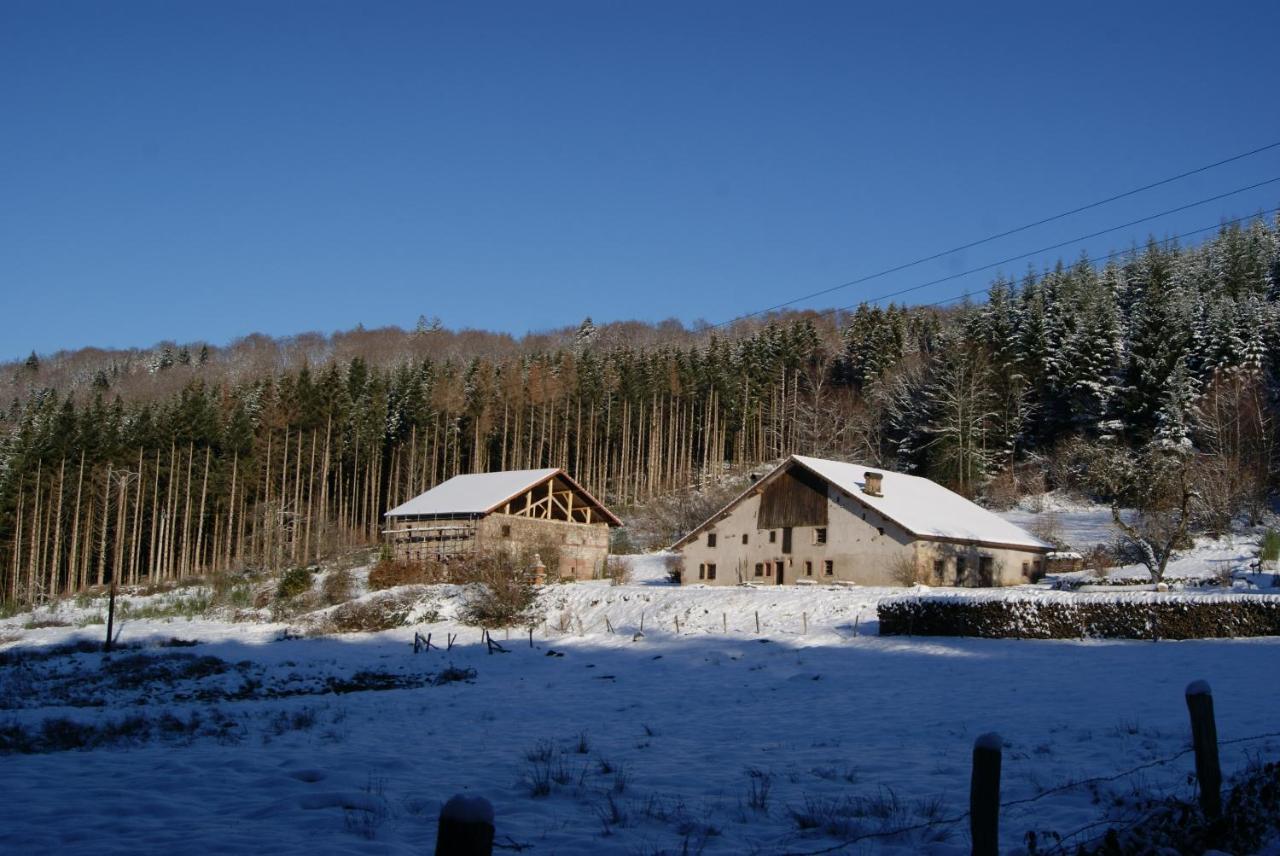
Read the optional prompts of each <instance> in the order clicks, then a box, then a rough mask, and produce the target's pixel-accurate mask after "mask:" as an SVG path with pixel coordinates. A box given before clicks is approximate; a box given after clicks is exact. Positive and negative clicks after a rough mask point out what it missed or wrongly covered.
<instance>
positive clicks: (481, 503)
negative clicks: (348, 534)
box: [386, 468, 560, 517]
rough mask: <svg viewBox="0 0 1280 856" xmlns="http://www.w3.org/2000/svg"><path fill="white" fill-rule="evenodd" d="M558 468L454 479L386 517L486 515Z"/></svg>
mask: <svg viewBox="0 0 1280 856" xmlns="http://www.w3.org/2000/svg"><path fill="white" fill-rule="evenodd" d="M558 472H560V471H559V470H557V469H554V468H551V469H542V470H508V471H506V472H498V473H473V474H471V475H464V476H454V477H453V478H451V479H449V480H448V481H445V482H441V483H440V484H438V485H436V486H435V487H433V488H431V490H429V491H427V492H426V493H423V494H419V495H418V496H415V497H414V498H413V499H411V500H409V501H408V502H406V503H404V504H402V505H397V506H396V507H395V508H393V509H391V510H390V511H388V512H387V515H386V516H387V517H417V516H419V515H428V514H486V513H488V512H490V511H492V510H493V509H494V508H495V507H497V506H499V505H501V504H502V503H504V502H506V501H507V500H508V499H511V497H513V496H518V495H519V494H522V493H524V492H525V491H527V490H529V489H530V488H533V487H535V486H537V485H539V484H541V483H542V482H544V481H546V480H547V479H549V478H551V477H552V476H553V475H555V474H556V473H558Z"/></svg>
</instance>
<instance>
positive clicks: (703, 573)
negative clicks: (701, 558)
mask: <svg viewBox="0 0 1280 856" xmlns="http://www.w3.org/2000/svg"><path fill="white" fill-rule="evenodd" d="M706 578H707V566H706V565H698V579H700V580H705V579H706Z"/></svg>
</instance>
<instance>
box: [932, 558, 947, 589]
mask: <svg viewBox="0 0 1280 856" xmlns="http://www.w3.org/2000/svg"><path fill="white" fill-rule="evenodd" d="M946 573H947V560H946V559H934V560H933V579H934V582H939V583H940V582H942V578H943V576H944V575H945V574H946Z"/></svg>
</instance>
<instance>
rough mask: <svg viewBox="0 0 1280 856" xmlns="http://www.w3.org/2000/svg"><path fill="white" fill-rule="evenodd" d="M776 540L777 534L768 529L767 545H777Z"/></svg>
mask: <svg viewBox="0 0 1280 856" xmlns="http://www.w3.org/2000/svg"><path fill="white" fill-rule="evenodd" d="M777 540H778V533H777V532H776V531H775V530H773V529H770V530H769V543H770V544H774V543H777Z"/></svg>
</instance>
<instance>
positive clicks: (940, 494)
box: [792, 455, 1053, 548]
mask: <svg viewBox="0 0 1280 856" xmlns="http://www.w3.org/2000/svg"><path fill="white" fill-rule="evenodd" d="M792 458H793V460H796V461H798V462H799V463H800V464H802V465H803V466H805V467H807V468H809V469H810V470H813V471H814V472H815V473H817V474H818V475H820V476H822V477H823V478H825V479H827V480H828V481H830V482H831V483H832V484H834V485H836V486H837V487H839V488H840V489H841V490H843V491H844V492H845V493H847V494H849V495H851V496H853V497H855V498H857V500H858V501H859V502H861V503H863V504H865V505H867V506H868V507H870V508H874V509H875V510H876V511H878V512H880V513H881V514H883V515H884V516H885V517H887V518H889V519H890V520H893V521H895V522H897V523H898V524H900V525H902V526H903V527H905V528H906V529H907V530H908V531H909V532H911V533H913V534H915V535H919V536H930V537H935V538H947V539H952V540H960V541H978V542H981V543H987V544H1005V545H1011V546H1021V547H1035V548H1047V547H1052V546H1053V545H1051V544H1048V543H1047V542H1045V541H1041V540H1040V539H1039V538H1035V537H1033V536H1032V535H1030V534H1029V533H1027V531H1026V530H1024V529H1023V528H1021V527H1020V526H1018V525H1017V524H1015V523H1013V522H1011V521H1009V520H1006V519H1004V518H1002V517H1000V516H999V515H998V514H995V513H993V512H990V511H988V510H987V509H985V508H983V507H982V506H980V505H977V504H975V503H972V502H970V501H969V500H967V499H965V498H964V497H963V496H960V494H958V493H953V492H952V491H949V490H947V489H946V488H945V487H943V486H942V485H940V484H938V483H937V482H934V481H930V480H929V479H926V478H921V477H920V476H909V475H905V474H903V473H895V472H893V471H891V470H881V469H878V468H875V467H867V466H865V465H862V464H850V463H845V462H842V461H828V460H824V459H822V458H809V457H805V456H803V455H793V456H792ZM868 470H869V471H871V472H876V473H881V474H882V475H883V479H882V482H881V490H880V493H881V495H880V496H871V495H870V494H867V493H865V492H864V491H863V487H864V485H865V475H866V473H867V472H868Z"/></svg>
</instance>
